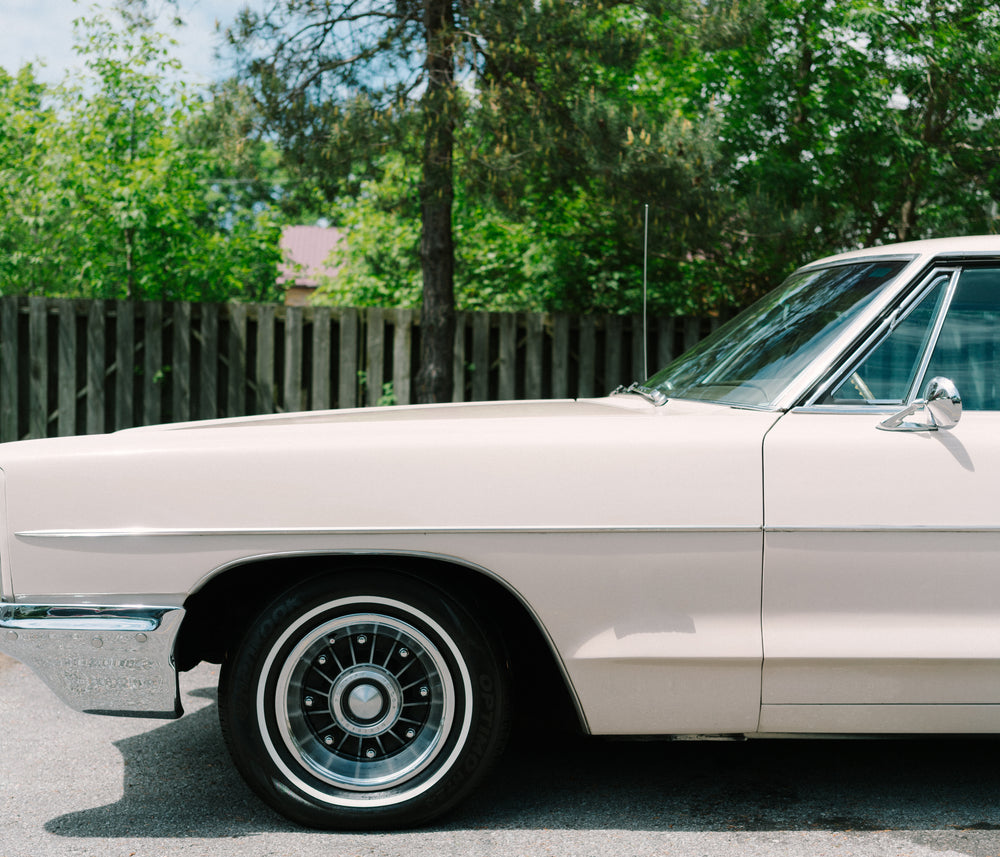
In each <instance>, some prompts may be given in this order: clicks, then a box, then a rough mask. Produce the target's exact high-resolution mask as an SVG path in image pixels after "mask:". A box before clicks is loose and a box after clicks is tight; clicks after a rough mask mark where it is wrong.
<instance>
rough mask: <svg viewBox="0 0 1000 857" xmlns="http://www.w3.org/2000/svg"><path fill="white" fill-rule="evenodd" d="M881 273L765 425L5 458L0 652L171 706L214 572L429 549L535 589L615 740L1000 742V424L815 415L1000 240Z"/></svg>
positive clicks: (502, 429)
mask: <svg viewBox="0 0 1000 857" xmlns="http://www.w3.org/2000/svg"><path fill="white" fill-rule="evenodd" d="M859 258H875V259H877V258H889V259H902V260H904V261H905V263H906V266H905V270H904V272H903V273H902V274H901V275H900V277H899V287H898V288H897V289H894V290H890V292H889V293H887V294H886V295H885V296H883V297H882V298H880V299H879V301H876V302H875V303H873V304H872V306H871V308H870V310H869V311H868V313H867V314H866V315H865V316H864V317H863V318H861V319H859V320H857V321H856V322H854V323H853V324H852V326H849V327H848V328H847V329H845V331H844V332H843V335H842V336H841V337H840V339H839V340H838V342H837V343H835V344H834V345H833V346H831V347H830V349H829V350H828V352H825V353H824V354H822V355H820V356H818V357H817V358H816V360H814V361H813V362H812V363H811V364H810V365H809V366H807V367H806V368H805V369H803V370H802V372H801V373H800V374H799V375H798V376H797V377H796V378H794V379H793V380H792V382H791V383H789V384H788V386H787V389H785V390H784V391H783V392H782V393H781V395H780V396H778V397H777V398H776V399H775V401H776V405H775V406H773V407H771V408H768V409H753V408H740V407H730V406H726V405H722V404H709V403H700V402H693V401H683V400H673V399H672V400H670V401H668V402H667V403H666V404H662V405H657V404H655V403H654V402H651V401H648V400H647V399H646V398H644V397H642V396H639V395H616V396H611V397H609V398H606V399H596V400H587V401H576V402H573V401H557V402H520V403H506V404H502V403H489V404H471V405H446V406H422V407H410V408H388V409H371V410H354V411H343V412H329V413H315V414H302V415H288V416H278V417H259V418H247V419H241V420H227V421H216V422H210V423H201V424H180V425H174V426H164V427H152V428H144V429H133V430H128V431H124V432H119V433H116V434H113V435H106V436H98V437H81V438H67V439H53V440H46V441H27V442H21V443H16V444H9V445H5V446H4V447H0V469H2V488H3V514H4V526H3V537H2V538H3V541H2V544H0V568H2V594H3V601H4V603H3V604H0V647H2V648H3V649H4V650H6V651H8V652H9V653H11V654H13V655H14V656H16V657H20V658H22V659H24V660H25V661H26V662H29V663H31V664H32V665H33V666H35V668H36V669H37V670H38V671H39V672H40V673H41V674H42V675H43V676H44V677H45V678H46V679H47V680H48V681H49V682H50V683H51V684H52V686H53V687H54V688H55V689H56V690H57V691H58V692H59V693H60V695H62V696H63V698H64V699H66V700H67V701H68V702H70V703H71V704H73V705H75V706H76V707H77V708H80V709H82V710H96V711H109V712H114V713H142V712H145V713H150V712H158V713H161V714H164V715H168V716H169V715H171V714H175V713H177V703H176V697H175V694H176V690H175V685H174V684H172V683H171V682H172V675H173V674H172V663H171V642H172V640H173V639H174V636H175V635H176V633H177V627H178V625H179V624H180V623H181V622H182V621H183V607H184V605H185V603H186V602H187V600H188V599H189V598H190V597H191V596H192V594H194V593H197V592H198V591H199V590H200V589H201V588H202V587H204V586H205V585H206V584H208V583H209V582H210V581H211V580H212V579H213V578H214V577H215V576H216V575H219V574H222V573H227V574H230V573H235V574H237V575H238V574H239V572H240V569H243V568H246V567H249V566H250V565H251V564H253V563H255V562H257V561H259V560H261V559H263V558H272V557H298V556H321V557H322V556H330V557H337V556H369V555H380V556H407V557H413V556H419V557H428V558H434V559H437V560H441V561H443V562H447V563H449V564H451V565H452V566H454V567H458V568H461V569H462V570H463V573H465V574H469V575H484V576H487V577H489V578H490V579H492V580H495V581H498V582H499V583H500V584H501V585H502V586H503V587H505V588H506V589H507V590H509V591H510V592H511V593H512V594H513V596H514V597H515V598H516V599H517V600H518V601H519V602H520V603H521V604H522V605H523V606H524V608H525V610H526V611H527V612H528V613H529V614H530V616H531V618H532V620H533V621H534V622H535V623H536V624H537V626H538V628H539V630H540V631H541V633H542V636H543V639H544V640H545V641H546V642H547V643H548V645H549V646H550V647H551V650H552V653H553V655H554V657H555V659H556V661H557V663H558V665H559V667H560V668H561V670H562V671H563V674H564V677H565V679H566V682H567V686H568V688H569V690H570V692H571V694H572V696H573V698H574V699H575V701H576V704H577V708H578V712H579V714H580V716H581V720H582V722H583V724H584V726H585V727H586V728H587V729H589V730H590V731H591V732H593V733H597V734H678V735H685V734H688V735H691V734H733V733H736V734H748V735H755V734H776V733H880V732H923V731H947V732H979V731H1000V577H998V576H997V571H996V570H997V567H998V562H997V560H998V549H1000V413H994V412H977V413H969V414H966V415H965V416H964V417H963V419H962V421H961V423H960V424H959V425H958V426H957V427H955V429H954V430H953V431H951V432H943V431H942V432H933V433H931V432H925V433H920V432H916V433H905V432H899V433H897V432H883V431H879V430H878V424H879V422H880V421H881V420H883V419H885V417H886V416H887V414H888V411H887V410H886V409H885V408H878V407H875V408H871V407H869V408H853V409H852V408H836V407H833V408H822V407H813V406H810V404H809V401H808V399H809V395H810V393H809V391H810V390H812V389H815V388H816V385H817V384H820V383H821V382H822V380H823V378H824V377H825V375H826V373H827V372H828V367H829V366H830V365H832V363H833V362H834V361H835V360H836V359H838V358H839V357H841V356H842V352H843V350H844V348H846V347H847V346H846V344H845V343H850V342H855V341H857V340H858V337H859V336H862V334H863V333H864V331H865V329H866V325H867V326H870V325H871V324H872V322H873V319H875V318H877V317H878V316H879V314H880V313H882V312H883V310H884V308H885V307H886V306H887V305H889V303H890V302H891V301H892V300H893V298H894V295H895V294H896V292H897V291H898V290H899V289H901V288H903V287H904V286H905V285H906V284H907V282H908V281H909V280H910V279H912V278H913V277H915V276H917V275H918V274H919V272H922V271H925V270H926V269H928V266H930V265H931V264H932V262H935V260H940V264H941V265H944V266H948V265H952V266H954V265H958V264H960V262H958V261H955V260H960V259H973V260H978V259H984V258H993V259H996V260H998V264H1000V239H998V238H981V239H962V240H961V241H958V240H956V241H954V242H951V243H949V242H923V243H919V244H909V245H898V246H897V247H893V248H887V249H885V250H878V249H876V250H870V251H864V252H863V253H858V254H851V255H848V256H845V257H838V259H837V260H833V261H835V262H838V261H843V260H850V259H859ZM829 262H830V260H825V261H824V262H822V263H817V264H828V263H829ZM890 410H891V409H890ZM236 579H238V578H236ZM278 583H279V582H276V585H278ZM37 605H42V606H43V607H37V609H36V606H37ZM60 608H63V609H60ZM89 609H93V611H94V613H93V616H92V618H91V623H90V624H88V623H87V621H86V620H87V618H88V613H87V611H88V610H89ZM105 698H107V700H108V701H107V702H106V703H104V702H102V699H105Z"/></svg>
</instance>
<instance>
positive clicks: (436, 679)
mask: <svg viewBox="0 0 1000 857" xmlns="http://www.w3.org/2000/svg"><path fill="white" fill-rule="evenodd" d="M327 606H328V607H329V606H331V605H327ZM400 606H403V605H400ZM410 612H411V613H412V612H413V611H412V608H410ZM416 618H422V619H425V620H426V621H427V622H429V623H430V624H431V626H432V627H433V623H432V622H431V620H429V619H427V618H426V617H422V616H419V615H418V616H416ZM303 619H305V620H308V619H309V617H308V616H307V617H303ZM290 630H292V629H290ZM443 639H444V640H446V641H448V637H447V636H446V635H445V636H444V637H443ZM275 666H277V665H275ZM461 678H463V679H464V680H465V681H467V680H468V678H467V676H462V677H461ZM463 683H464V682H463ZM462 690H463V692H467V688H463V689H462ZM455 699H456V689H455V687H454V684H453V679H452V676H451V672H450V670H449V669H448V663H447V661H446V660H445V656H444V653H443V652H442V651H441V650H440V649H439V648H438V647H437V646H436V645H435V643H434V642H433V641H432V640H431V638H430V637H429V636H428V634H426V633H424V632H423V631H421V630H420V629H418V628H417V627H415V625H414V624H412V623H411V622H409V621H406V620H404V619H402V618H400V617H398V616H395V615H393V614H392V613H390V612H388V611H387V612H385V613H382V612H379V613H375V612H359V613H351V614H346V615H340V616H336V617H335V618H332V619H329V620H327V621H324V622H320V624H318V625H316V626H315V627H313V628H312V629H310V630H309V631H308V632H307V633H306V634H305V635H304V636H303V637H302V639H301V640H299V641H298V642H297V643H296V644H295V645H294V647H293V648H292V649H291V650H290V651H289V652H288V654H287V656H285V657H284V661H283V663H282V665H281V669H280V671H279V673H278V676H277V683H276V687H275V694H274V697H273V704H274V716H275V721H274V722H275V725H276V726H277V730H278V733H279V735H280V738H281V740H282V742H283V744H284V747H285V748H286V749H287V751H288V753H290V754H291V759H292V760H294V761H295V762H297V763H298V764H299V765H300V766H301V767H302V768H303V769H305V770H307V771H308V772H309V773H310V774H311V775H312V776H314V777H316V778H317V779H318V780H320V781H322V782H325V783H329V784H330V785H332V786H334V787H336V788H338V789H343V790H346V791H354V792H382V793H384V792H386V790H390V789H393V788H395V787H397V786H401V785H403V784H405V783H407V782H410V781H413V780H415V779H419V778H420V775H421V773H422V772H423V771H424V770H425V769H427V768H428V767H429V766H430V765H431V764H432V762H434V760H435V758H436V757H437V756H438V754H439V753H440V752H441V751H442V750H443V749H444V747H445V744H446V739H447V737H448V736H449V735H450V734H451V730H452V726H453V721H454V719H455V716H456V712H455ZM462 726H463V727H464V728H463V729H462V731H463V732H464V731H465V729H467V728H468V725H467V724H462ZM459 743H460V744H461V742H459ZM432 781H433V778H432ZM429 784H430V783H425V785H429ZM405 790H406V789H404V791H405ZM418 790H420V789H418ZM374 797H375V795H372V798H374ZM327 799H328V800H329V799H330V797H329V796H328V798H327ZM358 799H361V800H364V797H363V796H362V795H360V794H359V795H358ZM333 802H335V803H339V802H340V801H339V800H337V799H333Z"/></svg>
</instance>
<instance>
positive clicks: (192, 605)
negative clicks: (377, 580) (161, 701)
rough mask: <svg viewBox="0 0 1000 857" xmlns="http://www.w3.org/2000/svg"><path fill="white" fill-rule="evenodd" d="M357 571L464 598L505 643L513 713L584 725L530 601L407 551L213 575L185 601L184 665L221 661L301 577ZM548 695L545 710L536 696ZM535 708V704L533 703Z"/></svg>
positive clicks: (258, 564) (275, 562) (262, 563)
mask: <svg viewBox="0 0 1000 857" xmlns="http://www.w3.org/2000/svg"><path fill="white" fill-rule="evenodd" d="M359 568H371V569H377V568H381V569H390V570H392V571H395V572H401V573H404V574H408V575H410V576H412V577H414V578H416V579H418V580H420V581H422V582H423V583H424V584H425V585H428V586H432V587H436V588H438V589H441V590H442V591H444V592H446V593H447V594H448V595H450V596H451V597H452V598H455V599H457V600H458V601H460V602H461V603H462V604H463V605H464V606H465V607H466V609H467V610H469V611H470V612H471V613H472V614H473V615H474V616H475V617H476V619H477V620H478V621H479V622H480V624H481V625H482V626H483V628H484V630H485V631H486V633H487V634H488V635H489V636H490V638H491V639H493V640H495V641H496V642H497V645H499V646H500V647H501V651H502V652H503V654H504V656H505V658H506V661H507V663H508V667H509V669H510V672H511V678H512V683H513V686H514V716H515V724H516V723H517V722H518V721H522V722H527V721H529V720H530V721H532V728H533V729H536V728H537V727H538V725H539V724H538V721H539V719H540V714H541V716H542V717H543V719H545V720H546V721H548V724H547V725H548V726H549V727H550V728H563V729H574V730H579V729H581V727H583V726H584V723H583V719H582V717H581V716H580V714H579V713H578V711H577V709H576V707H575V705H574V702H573V696H572V692H571V690H570V688H569V685H568V681H567V679H566V677H565V676H564V675H563V673H562V671H561V669H560V667H559V664H558V661H557V657H556V655H555V653H554V652H553V651H552V648H551V646H550V644H549V642H548V641H547V640H546V638H545V636H544V634H543V633H542V631H541V629H540V628H539V627H538V625H537V624H536V622H535V620H534V618H533V617H532V616H531V615H530V613H529V611H528V610H527V608H525V606H524V605H523V604H522V603H521V602H520V601H519V600H518V599H517V597H516V596H514V595H513V594H512V593H511V592H510V590H508V589H507V588H506V587H505V586H503V585H502V584H501V583H499V582H498V581H496V580H494V579H493V578H491V577H489V576H488V575H486V574H483V573H481V572H477V571H475V570H474V569H470V568H467V567H465V566H462V565H458V564H456V563H450V562H447V561H444V560H436V559H428V558H424V557H413V556H406V555H377V556H355V555H318V556H304V557H294V558H289V557H280V558H273V559H265V560H257V561H254V562H251V563H247V564H245V565H241V566H236V567H234V568H230V569H228V570H227V571H224V572H222V573H220V574H219V575H217V576H216V577H214V578H212V579H211V580H210V581H208V583H206V584H205V586H204V587H202V588H201V589H200V590H198V591H197V592H196V593H194V594H193V595H191V596H190V597H189V598H188V599H187V602H186V603H185V605H184V606H185V609H186V614H185V617H184V622H183V624H182V625H181V629H180V632H179V634H178V638H177V644H176V646H175V650H174V660H175V663H176V665H177V668H178V669H180V670H189V669H192V668H194V667H195V666H197V665H198V663H200V662H201V661H208V662H210V663H222V662H223V661H224V660H225V659H226V657H227V654H228V652H229V650H230V648H231V647H234V646H236V645H238V644H239V641H240V640H241V638H242V636H243V634H244V632H245V631H246V629H247V628H248V627H249V624H250V623H251V622H252V621H253V620H254V619H255V618H256V616H257V615H258V614H259V613H260V611H261V610H263V609H264V608H265V607H266V606H267V604H269V603H270V602H271V601H272V600H274V599H275V598H276V597H277V596H279V595H280V594H281V593H282V592H284V591H286V590H288V589H292V588H294V587H296V586H298V585H299V584H301V583H302V582H303V581H305V580H307V579H311V578H314V577H318V576H322V575H326V576H330V577H334V576H336V575H337V573H338V572H342V571H346V570H348V569H350V570H357V569H359ZM537 699H544V700H546V705H545V706H544V707H543V708H544V710H543V711H542V712H540V711H539V707H538V706H537V705H530V701H531V700H537ZM529 705H530V708H529Z"/></svg>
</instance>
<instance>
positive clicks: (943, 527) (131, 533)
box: [0, 524, 1000, 627]
mask: <svg viewBox="0 0 1000 857" xmlns="http://www.w3.org/2000/svg"><path fill="white" fill-rule="evenodd" d="M760 532H764V533H996V532H1000V524H987V525H980V526H971V527H970V526H966V525H959V524H953V525H949V524H927V525H921V524H918V525H912V524H898V525H897V524H884V525H883V524H874V525H863V526H862V525H845V526H832V527H831V526H819V525H815V526H814V525H807V526H789V527H782V526H777V527H752V526H748V527H724V526H704V527H696V526H689V525H678V526H673V527H671V526H635V527H343V528H338V527H327V528H323V529H313V528H309V527H303V528H296V527H287V528H275V529H267V528H259V529H258V528H253V527H247V528H245V529H225V528H218V529H212V528H199V529H195V528H192V529H182V528H178V529H120V530H116V529H107V530H25V531H22V532H19V533H15V536H16V537H17V538H21V539H40V540H44V539H127V538H181V537H187V538H211V537H215V538H223V537H234V536H235V537H239V538H244V537H250V536H255V537H268V536H442V535H447V536H469V535H487V536H493V535H628V534H632V533H635V534H662V535H668V534H676V535H682V534H684V533H690V534H694V535H702V534H711V533H760ZM0 627H2V626H0Z"/></svg>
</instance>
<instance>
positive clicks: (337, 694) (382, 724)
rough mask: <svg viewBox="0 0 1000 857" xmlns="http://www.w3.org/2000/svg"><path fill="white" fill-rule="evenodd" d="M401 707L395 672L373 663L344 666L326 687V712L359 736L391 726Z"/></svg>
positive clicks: (341, 726)
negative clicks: (327, 689) (327, 693)
mask: <svg viewBox="0 0 1000 857" xmlns="http://www.w3.org/2000/svg"><path fill="white" fill-rule="evenodd" d="M402 707H403V691H402V689H401V688H400V686H399V682H398V681H396V678H395V676H393V675H392V674H391V673H389V672H387V671H386V670H384V669H382V668H381V667H377V666H375V665H374V664H363V665H358V666H356V667H352V668H350V669H347V670H344V672H342V673H341V674H340V675H339V676H338V677H337V680H336V681H335V682H334V683H333V687H332V688H331V689H330V713H331V714H332V715H333V718H334V720H335V721H336V722H337V725H338V726H339V727H340V728H341V729H343V730H344V731H345V732H347V733H348V734H349V735H355V736H357V737H359V738H365V737H370V736H372V735H380V734H381V733H383V732H387V731H388V730H389V729H391V728H392V727H393V726H394V725H395V723H396V721H397V720H398V719H399V715H400V712H401V710H402Z"/></svg>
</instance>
